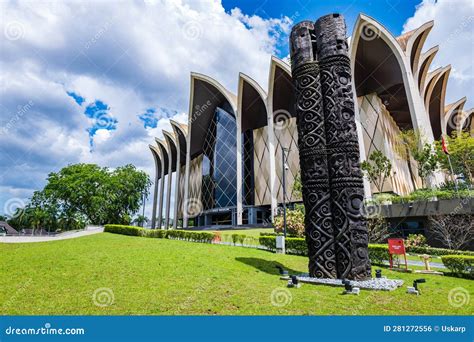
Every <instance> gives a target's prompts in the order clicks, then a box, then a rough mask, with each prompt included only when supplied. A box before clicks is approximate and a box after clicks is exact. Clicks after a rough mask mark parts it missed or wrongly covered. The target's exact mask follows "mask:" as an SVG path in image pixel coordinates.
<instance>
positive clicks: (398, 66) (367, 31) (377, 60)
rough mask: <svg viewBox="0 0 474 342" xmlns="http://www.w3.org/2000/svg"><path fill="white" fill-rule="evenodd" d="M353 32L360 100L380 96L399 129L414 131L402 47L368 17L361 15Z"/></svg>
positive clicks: (357, 90) (352, 51) (353, 66)
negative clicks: (368, 96)
mask: <svg viewBox="0 0 474 342" xmlns="http://www.w3.org/2000/svg"><path fill="white" fill-rule="evenodd" d="M353 32H354V34H353V36H352V39H351V42H350V57H351V64H352V68H353V72H354V84H355V90H356V94H357V96H363V95H367V94H371V93H377V95H378V96H379V97H380V98H381V99H382V101H383V103H384V104H385V106H386V107H387V110H388V111H389V112H390V114H391V115H392V117H393V119H394V120H395V122H396V123H397V125H398V126H399V127H400V128H412V127H413V122H412V115H411V113H410V107H409V104H408V100H407V94H408V91H410V90H409V89H407V87H406V80H405V77H406V76H405V75H407V74H408V71H407V70H406V68H407V67H406V64H405V62H404V61H405V51H404V50H403V49H402V46H401V45H400V43H399V42H398V41H397V40H396V39H395V37H394V36H393V35H392V34H391V33H390V32H389V31H388V30H387V29H386V28H385V27H384V26H383V25H381V24H380V23H378V22H377V21H376V20H375V19H373V18H371V17H369V16H367V15H365V14H360V15H359V17H358V18H357V21H356V23H355V27H354V30H353ZM412 34H413V33H412ZM410 36H411V35H407V37H406V39H407V41H408V40H409V39H410Z"/></svg>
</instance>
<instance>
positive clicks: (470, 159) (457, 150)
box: [436, 132, 474, 184]
mask: <svg viewBox="0 0 474 342" xmlns="http://www.w3.org/2000/svg"><path fill="white" fill-rule="evenodd" d="M446 144H447V147H448V151H449V156H450V158H451V164H452V165H453V171H454V173H455V174H463V175H464V177H465V178H466V179H467V180H468V181H469V183H471V184H474V178H473V176H474V137H472V136H471V135H470V134H469V133H468V132H461V133H457V132H453V135H452V136H451V137H446ZM436 153H437V156H438V160H439V163H440V165H441V168H442V169H443V170H445V171H446V172H448V173H451V168H450V166H449V160H448V156H447V155H446V154H445V153H444V152H443V151H442V149H441V142H440V141H437V142H436ZM453 176H454V175H453Z"/></svg>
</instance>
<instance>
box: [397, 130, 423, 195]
mask: <svg viewBox="0 0 474 342" xmlns="http://www.w3.org/2000/svg"><path fill="white" fill-rule="evenodd" d="M420 141H421V134H420V133H419V132H418V131H415V130H413V129H409V130H404V131H402V132H400V134H399V135H398V137H397V140H396V144H395V152H396V153H397V154H398V155H399V156H400V158H402V159H403V160H404V161H406V163H407V166H408V172H409V173H410V180H411V183H412V186H413V189H416V188H417V186H416V179H415V173H414V172H413V168H412V165H411V158H412V156H413V155H415V154H416V153H417V152H418V148H419V144H420Z"/></svg>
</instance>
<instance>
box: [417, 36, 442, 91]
mask: <svg viewBox="0 0 474 342" xmlns="http://www.w3.org/2000/svg"><path fill="white" fill-rule="evenodd" d="M438 51H439V46H438V45H436V46H433V47H432V48H431V49H429V50H428V51H426V52H424V53H422V54H421V57H420V62H419V65H420V67H419V68H418V70H417V72H416V74H415V77H416V79H417V81H418V89H419V90H420V94H421V95H422V96H423V94H424V90H425V81H426V76H427V75H428V71H429V69H430V66H431V62H433V59H434V58H435V56H436V54H437V53H438Z"/></svg>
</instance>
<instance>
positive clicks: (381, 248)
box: [104, 224, 474, 273]
mask: <svg viewBox="0 0 474 342" xmlns="http://www.w3.org/2000/svg"><path fill="white" fill-rule="evenodd" d="M104 232H108V233H114V234H122V235H129V236H143V237H149V238H158V239H173V240H185V241H193V242H203V243H212V242H213V241H220V239H219V238H218V237H220V235H219V233H210V232H196V231H186V230H161V229H144V228H140V227H135V226H123V225H118V224H107V225H105V228H104ZM270 234H271V233H270ZM275 236H276V234H272V235H265V236H263V235H262V236H260V237H259V238H258V242H259V244H260V245H261V246H263V247H265V248H266V249H268V250H271V251H275V250H276V238H275ZM231 238H232V242H233V243H234V245H235V244H237V243H239V244H243V243H244V240H245V239H246V238H250V237H249V236H247V235H243V234H232V235H231ZM285 245H286V251H287V253H288V254H296V255H308V247H307V245H306V240H305V239H303V238H295V237H287V238H286V240H285ZM407 252H408V253H415V254H429V255H436V256H441V259H442V260H443V263H444V265H445V266H446V267H447V268H448V269H450V270H451V271H452V272H453V273H461V271H460V270H465V269H466V268H469V267H471V268H474V252H470V251H457V250H450V249H443V248H434V247H407ZM369 257H370V261H371V262H372V263H373V264H379V265H380V264H383V261H384V260H388V246H387V245H384V244H369ZM445 260H446V262H445ZM462 272H464V271H462ZM471 272H472V270H471Z"/></svg>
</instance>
